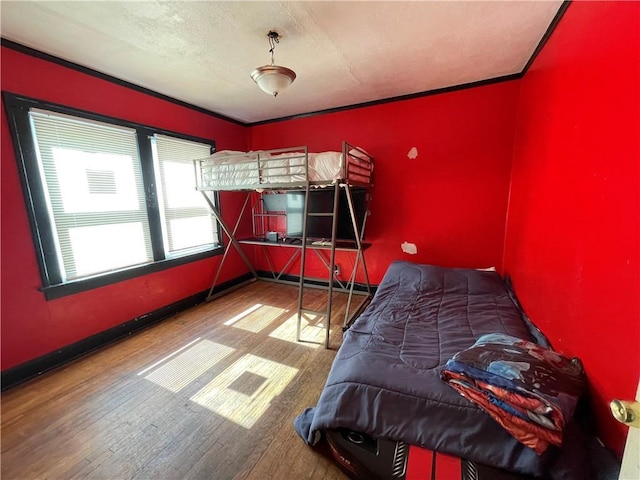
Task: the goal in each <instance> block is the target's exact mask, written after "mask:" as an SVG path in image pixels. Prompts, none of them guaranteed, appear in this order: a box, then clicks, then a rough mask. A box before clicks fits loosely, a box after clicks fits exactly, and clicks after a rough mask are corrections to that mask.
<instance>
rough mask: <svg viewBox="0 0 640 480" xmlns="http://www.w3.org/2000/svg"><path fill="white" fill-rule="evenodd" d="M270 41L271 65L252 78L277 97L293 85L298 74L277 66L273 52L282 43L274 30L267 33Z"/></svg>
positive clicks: (253, 73)
mask: <svg viewBox="0 0 640 480" xmlns="http://www.w3.org/2000/svg"><path fill="white" fill-rule="evenodd" d="M267 38H268V39H269V47H270V48H269V53H270V54H271V64H270V65H263V66H262V67H258V68H256V69H255V70H254V71H253V72H251V78H252V79H253V81H254V82H256V83H257V84H258V87H260V89H261V90H262V91H263V92H265V93H268V94H269V95H273V96H274V97H277V96H278V94H279V93H280V92H281V91H282V90H284V89H285V88H287V87H288V86H289V85H291V84H292V83H293V81H294V80H295V79H296V72H294V71H293V70H291V69H290V68H287V67H282V66H280V65H276V64H275V60H274V58H273V52H274V50H275V49H276V45H278V44H279V43H280V34H279V33H278V32H276V31H274V30H270V31H269V33H267Z"/></svg>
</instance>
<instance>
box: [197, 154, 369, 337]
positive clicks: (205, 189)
mask: <svg viewBox="0 0 640 480" xmlns="http://www.w3.org/2000/svg"><path fill="white" fill-rule="evenodd" d="M194 166H195V174H196V188H197V190H199V191H200V192H201V193H202V195H203V197H204V198H205V200H206V201H207V203H208V205H209V207H210V208H211V211H212V212H213V215H214V216H215V218H216V220H217V221H218V222H219V224H220V226H221V227H222V229H223V230H224V232H225V233H226V234H227V236H228V237H229V242H228V244H227V245H226V246H225V250H224V255H223V257H222V261H221V262H220V264H219V265H218V269H217V271H216V274H215V276H214V280H213V283H212V285H211V288H210V290H209V294H208V296H207V300H212V299H213V298H216V297H217V296H219V295H220V294H223V293H220V294H213V292H214V289H215V286H216V284H217V282H218V277H219V275H220V272H221V270H222V267H223V265H224V263H225V260H226V258H227V254H228V252H229V250H230V248H231V246H233V247H234V248H235V249H236V250H237V252H238V254H239V255H240V257H241V259H242V260H243V262H244V263H245V264H246V265H247V267H248V268H249V270H250V272H251V274H252V276H253V278H252V279H250V280H249V282H253V281H255V280H258V279H261V280H267V281H275V282H286V281H285V280H283V279H282V276H283V273H284V272H286V270H287V269H288V268H289V266H290V265H292V264H293V262H294V261H295V260H296V259H297V258H299V263H300V276H299V280H298V322H297V329H296V340H297V341H306V340H303V339H301V338H300V332H301V324H302V319H303V315H304V314H313V315H317V316H324V317H325V342H324V345H325V347H326V348H328V347H329V333H330V326H331V325H330V318H331V305H332V296H333V291H334V290H337V291H343V292H345V293H348V300H347V308H346V312H345V320H344V326H345V327H346V326H347V325H348V323H349V322H350V321H351V319H352V318H353V317H355V316H356V315H357V314H358V313H359V312H360V311H361V310H362V308H363V307H364V306H366V304H367V303H368V301H369V300H370V299H371V285H370V282H369V275H368V272H367V266H366V262H365V258H364V250H365V249H366V248H368V247H369V246H370V245H369V244H368V243H365V242H364V229H365V225H366V217H367V215H366V202H368V195H367V194H366V192H367V190H368V189H369V187H371V186H372V182H373V166H374V165H373V157H372V156H371V155H369V154H368V153H367V152H365V151H364V150H362V149H361V148H358V147H355V146H352V145H350V144H349V143H347V142H343V143H342V150H341V151H335V152H322V153H310V152H309V151H308V148H307V147H306V146H303V147H292V148H282V149H275V150H264V151H256V152H230V151H222V152H217V153H214V154H213V155H211V156H209V157H206V158H201V159H196V160H194ZM217 191H234V192H246V193H247V195H246V198H245V200H244V203H243V206H242V209H241V210H240V213H239V215H238V218H237V220H236V222H235V226H234V227H233V228H230V226H229V225H228V224H227V223H226V222H225V221H224V220H223V218H222V216H221V215H220V211H219V209H218V207H217V205H215V203H214V202H213V201H212V199H211V197H210V195H209V193H211V192H217ZM354 192H357V193H356V199H357V200H359V201H358V203H357V204H356V202H354ZM358 192H359V193H358ZM362 192H365V195H364V196H362V195H360V193H362ZM274 193H275V194H280V195H282V194H286V195H290V196H291V199H293V200H295V202H294V203H297V205H299V208H298V211H297V212H296V213H297V217H296V218H297V219H298V220H297V221H298V227H299V228H298V230H299V231H298V232H296V233H295V234H294V235H293V237H289V236H280V235H274V234H273V233H274V232H269V231H268V228H265V222H268V220H269V217H271V216H281V217H283V218H284V220H285V221H286V219H287V217H289V216H291V215H292V213H291V211H287V209H284V210H281V211H278V212H276V213H273V212H274V211H273V210H268V209H266V208H265V200H272V199H273V198H275V197H273V196H272V195H273V194H274ZM256 194H257V196H258V200H257V201H255V202H254V203H253V205H251V208H250V210H251V213H252V219H253V237H251V238H237V237H236V233H237V230H238V227H239V225H240V223H241V219H242V218H243V217H244V215H245V214H246V213H247V212H248V211H249V209H248V206H249V205H250V203H251V199H252V198H253V199H254V200H255V198H256ZM318 196H321V197H323V198H325V200H326V198H329V199H330V200H329V201H328V202H327V201H324V202H322V205H323V207H318V206H317V205H316V206H313V202H312V201H311V199H312V198H316V197H318ZM362 199H365V200H364V201H365V206H364V215H362V214H361V212H363V208H362V206H363V204H362ZM310 205H311V206H310ZM356 207H358V208H356ZM340 212H342V213H343V215H342V222H341V225H342V226H339V224H338V220H339V213H340ZM345 217H347V220H346V223H345ZM318 222H320V223H322V222H324V225H325V232H326V233H327V235H323V236H322V237H321V238H318V237H316V236H315V235H311V234H314V233H316V232H314V231H313V230H314V225H316V224H317V223H318ZM345 226H346V227H347V230H349V231H350V232H351V234H350V235H349V237H350V238H348V239H345V238H340V237H341V234H342V232H343V231H344V227H345ZM242 244H245V245H254V246H256V245H257V246H259V247H260V248H261V249H263V250H264V252H265V256H266V259H267V262H268V264H269V268H270V269H271V275H270V276H269V277H266V278H265V277H260V276H259V275H258V272H257V271H256V269H255V268H254V266H253V265H252V263H251V261H250V260H249V258H248V257H247V255H246V254H245V253H244V251H243V250H242ZM274 247H276V248H287V249H289V250H290V251H291V252H292V254H291V256H290V258H289V261H288V262H287V263H286V265H285V266H284V267H283V268H282V269H281V271H280V272H278V273H276V272H275V270H274V268H273V266H272V264H271V261H270V259H269V255H268V253H267V249H268V248H274ZM308 251H313V252H315V254H316V255H317V256H318V257H319V258H320V259H321V261H322V263H324V265H325V266H326V267H327V270H328V274H329V275H328V279H327V281H326V285H323V283H325V282H317V281H315V280H314V279H310V278H308V277H307V276H306V275H305V264H306V259H307V252H308ZM336 251H348V252H353V253H354V254H355V256H356V259H355V262H354V264H353V269H352V271H351V273H350V275H349V277H348V278H349V280H348V281H346V282H343V281H341V280H340V279H338V278H337V275H336V262H335V261H336ZM325 255H328V258H327V257H326V256H325ZM359 268H361V270H362V274H363V277H364V290H365V291H360V290H358V289H355V285H356V276H357V273H358V269H359ZM287 283H290V282H287ZM319 283H320V284H319ZM334 284H335V285H334ZM242 285H244V284H242ZM242 285H239V286H242ZM306 288H323V289H326V291H327V307H326V310H324V311H318V310H312V309H308V308H305V306H304V304H303V302H304V291H305V289H306ZM224 293H227V292H224ZM353 295H361V296H364V299H363V300H362V301H361V302H360V304H359V305H358V306H357V307H356V308H355V309H354V313H353V314H352V315H351V316H350V315H349V313H350V309H351V303H352V298H353Z"/></svg>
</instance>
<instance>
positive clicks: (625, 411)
mask: <svg viewBox="0 0 640 480" xmlns="http://www.w3.org/2000/svg"><path fill="white" fill-rule="evenodd" d="M609 408H611V415H613V418H615V419H616V420H618V421H619V422H620V423H624V424H625V425H627V426H629V427H636V428H640V402H627V401H625V400H612V401H611V403H610V404H609Z"/></svg>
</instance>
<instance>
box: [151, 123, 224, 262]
mask: <svg viewBox="0 0 640 480" xmlns="http://www.w3.org/2000/svg"><path fill="white" fill-rule="evenodd" d="M152 144H153V156H154V162H155V163H156V168H155V171H156V177H157V185H158V187H159V188H158V199H159V203H160V217H161V220H162V235H163V240H164V248H165V254H166V255H167V256H175V255H180V254H182V253H183V252H193V251H198V250H206V249H210V248H211V247H212V246H215V245H217V244H218V231H217V226H216V224H215V219H214V217H213V215H212V214H211V209H210V208H209V206H208V205H207V202H206V201H205V199H204V198H203V197H202V194H201V193H200V192H198V191H197V190H196V189H195V187H196V183H195V173H194V167H193V160H194V159H195V158H203V157H207V156H209V155H210V154H211V147H210V145H206V144H203V143H197V142H191V141H188V140H182V139H177V138H172V137H167V136H164V135H154V137H153V140H152Z"/></svg>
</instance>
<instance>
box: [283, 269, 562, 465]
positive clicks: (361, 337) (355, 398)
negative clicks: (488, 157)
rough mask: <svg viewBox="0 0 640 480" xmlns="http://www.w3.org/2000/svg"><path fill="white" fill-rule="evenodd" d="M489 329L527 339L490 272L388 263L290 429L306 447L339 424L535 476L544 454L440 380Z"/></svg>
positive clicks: (524, 327)
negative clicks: (314, 399)
mask: <svg viewBox="0 0 640 480" xmlns="http://www.w3.org/2000/svg"><path fill="white" fill-rule="evenodd" d="M496 332H501V333H506V334H508V335H512V336H515V337H519V338H522V339H526V340H532V341H533V338H532V336H531V333H530V330H529V327H528V326H527V324H525V322H524V321H523V318H522V314H521V312H520V310H519V309H518V307H517V306H516V305H515V304H514V302H513V300H512V299H511V297H510V295H509V291H508V290H507V288H506V286H505V284H504V282H503V280H502V278H501V277H500V275H499V274H497V273H496V272H490V271H478V270H472V269H458V268H443V267H437V266H429V265H417V264H412V263H409V262H403V261H397V262H394V263H393V264H391V266H390V267H389V269H388V270H387V273H386V274H385V276H384V278H383V281H382V283H381V284H380V286H379V287H378V290H377V292H376V294H375V296H374V298H373V300H372V302H371V304H370V305H369V306H368V307H367V309H366V310H365V312H364V313H363V314H362V315H361V316H360V317H359V318H358V319H357V320H356V321H355V322H354V324H353V325H352V326H351V328H350V329H349V330H347V331H346V332H345V335H344V341H343V344H342V346H341V347H340V350H339V351H338V353H337V356H336V359H335V361H334V363H333V366H332V368H331V372H330V373H329V377H328V379H327V382H326V385H325V388H324V390H323V392H322V394H321V397H320V399H319V401H318V404H317V406H316V407H315V408H312V409H307V410H306V411H305V412H304V413H303V414H302V415H300V416H299V417H298V418H297V419H296V429H297V430H298V433H300V434H301V436H303V437H306V441H307V442H308V443H310V444H313V443H315V440H316V439H317V432H320V431H324V430H328V429H338V428H348V429H351V430H355V431H358V432H364V433H366V434H368V435H371V436H372V437H374V438H386V439H391V440H396V441H402V442H405V443H408V444H411V445H417V446H421V447H424V448H427V449H430V450H434V451H438V452H443V453H448V454H452V455H456V456H458V457H462V458H466V459H469V460H472V461H476V462H479V463H482V464H486V465H492V466H496V467H500V468H505V469H508V470H512V471H515V472H519V473H522V474H526V475H536V476H540V475H542V474H543V473H544V472H545V470H546V465H547V463H548V460H549V458H548V455H546V454H545V455H543V456H538V455H536V454H535V453H534V452H533V450H531V449H529V448H527V447H525V446H524V445H522V444H521V443H519V442H518V441H517V440H515V439H514V438H513V437H512V436H511V435H510V434H509V433H508V432H506V431H505V430H504V429H503V428H502V427H501V426H500V425H498V423H496V422H495V421H494V420H493V419H492V418H491V417H490V416H488V415H487V414H486V413H484V412H483V411H482V410H480V409H479V408H478V407H477V406H475V405H474V404H473V403H471V402H470V401H469V400H467V399H465V398H463V397H462V396H460V395H459V394H458V393H457V392H456V391H455V390H454V389H453V388H451V387H449V386H448V385H446V384H445V383H444V382H443V381H442V380H441V379H440V372H441V370H442V369H443V368H444V365H445V363H446V362H447V360H449V359H450V358H451V357H452V356H453V355H454V354H456V353H457V352H459V351H461V350H463V349H465V348H468V347H470V346H471V345H472V344H473V343H474V342H475V341H476V340H477V339H478V338H479V337H480V336H482V335H484V334H488V333H496Z"/></svg>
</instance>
